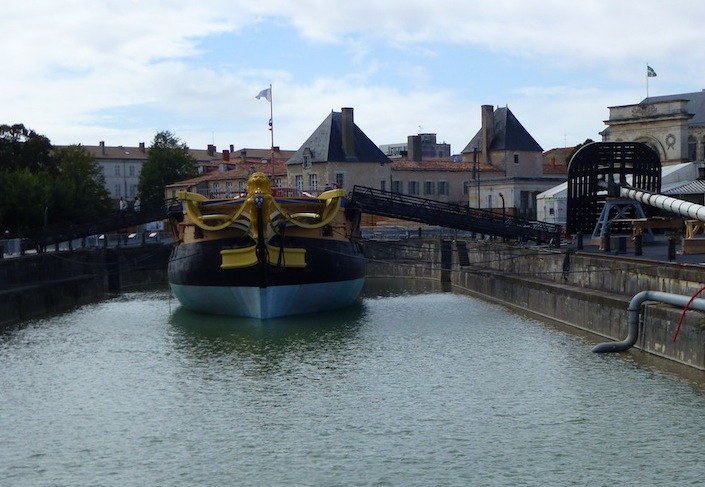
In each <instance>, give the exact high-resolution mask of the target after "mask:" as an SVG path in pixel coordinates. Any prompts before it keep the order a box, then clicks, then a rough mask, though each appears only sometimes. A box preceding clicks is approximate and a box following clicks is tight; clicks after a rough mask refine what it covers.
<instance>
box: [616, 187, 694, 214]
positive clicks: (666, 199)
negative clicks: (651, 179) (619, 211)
mask: <svg viewBox="0 0 705 487" xmlns="http://www.w3.org/2000/svg"><path fill="white" fill-rule="evenodd" d="M619 196H620V197H621V198H629V199H632V200H635V201H638V202H640V203H644V204H647V205H649V206H654V207H656V208H659V209H662V210H666V211H670V212H671V213H676V214H678V215H681V216H683V217H685V218H690V219H693V220H698V221H701V222H705V206H703V205H699V204H697V203H691V202H689V201H684V200H679V199H678V198H671V197H670V196H665V195H662V194H658V193H651V192H649V191H642V190H639V189H631V188H625V187H624V186H621V187H620V188H619Z"/></svg>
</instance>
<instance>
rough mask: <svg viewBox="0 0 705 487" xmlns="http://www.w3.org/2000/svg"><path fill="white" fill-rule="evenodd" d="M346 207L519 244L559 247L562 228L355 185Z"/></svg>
mask: <svg viewBox="0 0 705 487" xmlns="http://www.w3.org/2000/svg"><path fill="white" fill-rule="evenodd" d="M349 205H350V206H352V207H354V208H358V209H359V210H360V211H362V212H363V213H368V214H371V215H377V216H385V217H390V218H398V219H401V220H407V221H413V222H419V223H425V224H427V225H438V226H441V227H445V228H454V229H456V230H465V231H469V232H475V233H479V234H481V235H489V236H494V237H501V238H507V239H516V240H519V241H529V240H533V241H536V242H537V243H548V242H550V241H551V240H553V243H554V245H556V246H558V245H559V243H560V235H561V226H560V225H555V224H552V223H546V222H539V221H533V220H527V219H523V218H517V217H513V216H506V215H501V214H497V213H495V212H492V211H488V210H481V209H477V208H470V207H469V206H467V205H461V204H457V203H444V202H441V201H436V200H431V199H427V198H421V197H418V196H411V195H406V194H401V193H394V192H391V191H383V190H380V189H375V188H370V187H366V186H358V185H355V186H354V187H353V190H352V193H351V197H350V202H349Z"/></svg>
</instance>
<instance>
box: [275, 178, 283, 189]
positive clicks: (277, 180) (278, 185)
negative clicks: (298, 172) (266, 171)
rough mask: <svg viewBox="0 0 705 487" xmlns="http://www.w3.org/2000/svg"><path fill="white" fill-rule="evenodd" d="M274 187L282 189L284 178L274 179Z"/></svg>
mask: <svg viewBox="0 0 705 487" xmlns="http://www.w3.org/2000/svg"><path fill="white" fill-rule="evenodd" d="M274 187H275V188H281V187H282V178H274Z"/></svg>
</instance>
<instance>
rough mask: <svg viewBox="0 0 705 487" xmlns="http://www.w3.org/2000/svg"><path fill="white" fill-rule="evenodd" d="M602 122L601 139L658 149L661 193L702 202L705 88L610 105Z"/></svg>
mask: <svg viewBox="0 0 705 487" xmlns="http://www.w3.org/2000/svg"><path fill="white" fill-rule="evenodd" d="M605 124H607V128H606V129H605V130H603V131H602V132H601V133H600V135H601V136H602V140H603V141H606V142H610V141H614V142H620V141H626V142H643V143H645V144H647V145H649V146H650V147H651V148H652V149H654V150H655V151H656V152H657V153H658V155H659V158H660V159H661V164H662V166H663V168H664V169H663V175H662V181H661V192H662V193H663V194H666V195H669V196H672V197H674V198H679V199H683V200H687V201H692V202H694V203H700V204H702V203H703V202H705V201H704V198H703V196H704V194H705V91H696V92H694V93H680V94H675V95H665V96H652V97H648V98H645V99H643V100H642V101H641V102H639V103H637V104H635V105H621V106H613V107H609V119H608V120H606V121H605ZM673 166H678V167H673Z"/></svg>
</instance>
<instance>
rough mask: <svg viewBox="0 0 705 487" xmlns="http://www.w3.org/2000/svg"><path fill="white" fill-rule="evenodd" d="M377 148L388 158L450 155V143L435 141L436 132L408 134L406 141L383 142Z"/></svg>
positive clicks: (426, 157) (436, 157) (418, 158)
mask: <svg viewBox="0 0 705 487" xmlns="http://www.w3.org/2000/svg"><path fill="white" fill-rule="evenodd" d="M379 148H380V150H381V151H382V152H384V153H385V154H386V155H387V157H389V158H390V159H395V158H407V159H409V160H412V161H425V160H428V159H441V158H445V157H450V144H446V143H445V142H443V143H438V142H436V134H418V135H410V136H409V137H408V138H407V141H406V143H399V144H383V145H380V146H379Z"/></svg>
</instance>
